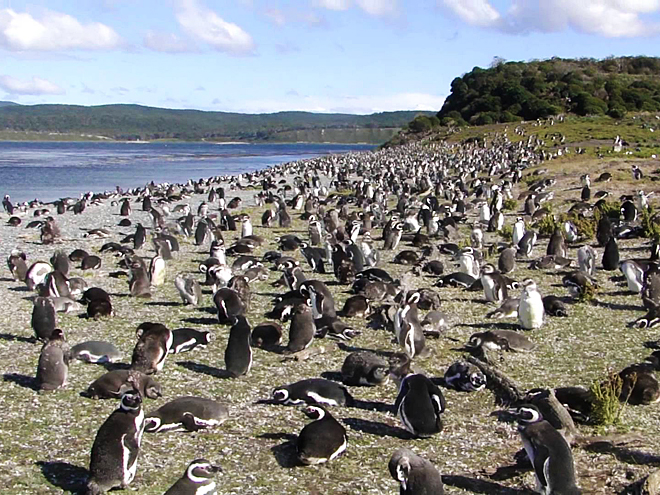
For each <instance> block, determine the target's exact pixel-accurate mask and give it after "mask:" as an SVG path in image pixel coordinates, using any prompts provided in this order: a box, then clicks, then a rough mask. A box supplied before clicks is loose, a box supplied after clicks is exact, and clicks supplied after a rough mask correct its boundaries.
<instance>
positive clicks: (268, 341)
mask: <svg viewBox="0 0 660 495" xmlns="http://www.w3.org/2000/svg"><path fill="white" fill-rule="evenodd" d="M282 333H283V332H282V325H280V324H279V323H277V322H274V321H264V322H263V323H260V324H259V325H257V326H256V327H254V328H253V329H252V336H251V337H250V338H251V342H252V346H254V347H260V348H262V349H272V348H275V347H277V346H279V345H280V344H281V343H282Z"/></svg>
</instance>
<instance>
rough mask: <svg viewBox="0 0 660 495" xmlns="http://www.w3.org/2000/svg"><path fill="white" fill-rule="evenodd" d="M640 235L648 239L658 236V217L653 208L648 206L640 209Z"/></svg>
mask: <svg viewBox="0 0 660 495" xmlns="http://www.w3.org/2000/svg"><path fill="white" fill-rule="evenodd" d="M641 220H642V221H641V224H642V235H643V236H644V237H646V238H648V239H655V238H656V237H660V218H658V216H657V215H656V214H655V211H654V208H653V207H652V206H649V207H648V208H647V209H645V210H642V218H641Z"/></svg>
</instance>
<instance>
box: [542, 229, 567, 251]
mask: <svg viewBox="0 0 660 495" xmlns="http://www.w3.org/2000/svg"><path fill="white" fill-rule="evenodd" d="M567 253H568V251H567V249H566V242H565V241H564V235H563V234H562V231H561V229H560V228H556V229H555V231H554V232H553V233H552V235H551V236H550V241H549V242H548V248H547V249H546V254H547V255H552V256H561V257H562V258H566V255H567Z"/></svg>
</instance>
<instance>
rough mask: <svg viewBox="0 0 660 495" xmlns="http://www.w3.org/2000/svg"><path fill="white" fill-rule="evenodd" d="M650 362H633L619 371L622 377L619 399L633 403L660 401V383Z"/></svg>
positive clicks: (646, 403) (644, 403)
mask: <svg viewBox="0 0 660 495" xmlns="http://www.w3.org/2000/svg"><path fill="white" fill-rule="evenodd" d="M653 368H654V367H653V366H652V365H651V364H650V363H640V364H633V365H631V366H628V367H626V368H624V369H623V370H621V371H620V372H619V373H618V376H619V378H620V379H621V383H622V386H621V393H620V394H619V401H621V402H624V403H629V404H632V405H648V404H653V403H656V402H658V401H660V384H658V380H657V378H656V377H655V375H654V373H653V371H654V369H653Z"/></svg>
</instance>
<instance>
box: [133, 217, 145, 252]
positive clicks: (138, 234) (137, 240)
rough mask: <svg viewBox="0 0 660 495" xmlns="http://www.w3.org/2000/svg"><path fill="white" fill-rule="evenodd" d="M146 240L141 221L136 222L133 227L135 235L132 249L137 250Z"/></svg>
mask: <svg viewBox="0 0 660 495" xmlns="http://www.w3.org/2000/svg"><path fill="white" fill-rule="evenodd" d="M146 240H147V231H146V230H145V228H144V226H143V225H142V224H141V223H138V224H137V227H136V228H135V235H134V237H133V249H134V250H135V251H137V250H138V249H140V248H141V247H142V246H144V243H145V241H146Z"/></svg>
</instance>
